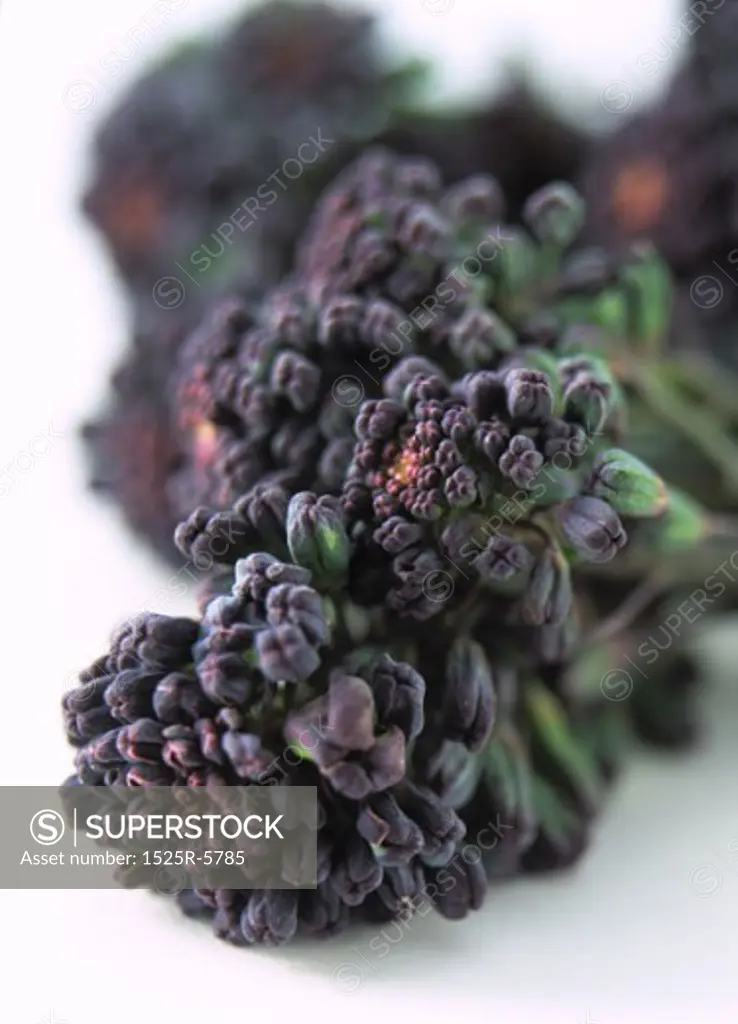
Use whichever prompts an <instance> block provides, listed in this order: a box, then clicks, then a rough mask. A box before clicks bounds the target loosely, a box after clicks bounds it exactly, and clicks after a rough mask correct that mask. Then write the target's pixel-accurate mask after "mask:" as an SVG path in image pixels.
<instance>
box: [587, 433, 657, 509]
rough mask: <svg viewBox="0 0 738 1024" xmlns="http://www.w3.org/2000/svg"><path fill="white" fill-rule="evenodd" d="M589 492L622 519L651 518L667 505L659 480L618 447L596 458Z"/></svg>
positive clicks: (643, 465)
mask: <svg viewBox="0 0 738 1024" xmlns="http://www.w3.org/2000/svg"><path fill="white" fill-rule="evenodd" d="M589 489H590V492H591V493H592V494H594V495H595V496H596V497H598V498H603V499H604V500H605V501H607V503H608V504H609V505H611V506H612V508H614V509H615V511H616V512H619V513H620V514H621V515H624V516H633V517H636V518H641V517H643V518H651V517H654V516H659V515H661V513H662V512H665V511H666V509H667V507H668V505H669V492H668V491H667V489H666V485H665V484H664V481H663V480H662V479H661V477H660V476H658V475H657V474H656V473H654V472H653V470H651V469H649V467H648V466H646V465H645V464H644V463H643V462H641V461H640V459H637V458H636V457H635V456H634V455H629V454H628V452H624V451H622V450H621V449H619V448H611V449H610V450H609V451H606V452H602V453H601V454H600V455H598V456H597V459H596V461H595V464H594V468H593V470H592V479H591V483H590V487H589Z"/></svg>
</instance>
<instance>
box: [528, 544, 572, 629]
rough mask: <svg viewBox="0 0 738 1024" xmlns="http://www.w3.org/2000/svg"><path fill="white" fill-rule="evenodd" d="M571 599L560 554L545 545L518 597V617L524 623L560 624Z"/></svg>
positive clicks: (567, 571) (529, 624) (565, 615)
mask: <svg viewBox="0 0 738 1024" xmlns="http://www.w3.org/2000/svg"><path fill="white" fill-rule="evenodd" d="M571 601H572V585H571V573H570V572H569V566H568V564H567V562H566V561H565V560H564V558H563V557H562V556H561V555H560V554H558V553H557V552H556V551H554V550H552V549H551V548H546V550H545V551H544V552H543V553H542V554H541V556H540V557H539V559H538V560H537V562H536V564H535V566H534V567H533V571H532V572H531V574H530V580H529V581H528V586H527V588H526V590H525V593H524V594H523V596H522V598H521V600H520V617H521V618H522V620H523V622H524V623H525V624H526V625H528V626H556V625H560V624H561V623H562V622H563V621H564V620H565V619H566V617H567V615H568V614H569V609H570V608H571Z"/></svg>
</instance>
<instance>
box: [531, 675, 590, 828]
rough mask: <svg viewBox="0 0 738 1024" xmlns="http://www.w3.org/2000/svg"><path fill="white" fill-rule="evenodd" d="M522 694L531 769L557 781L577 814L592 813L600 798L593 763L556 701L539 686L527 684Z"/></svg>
mask: <svg viewBox="0 0 738 1024" xmlns="http://www.w3.org/2000/svg"><path fill="white" fill-rule="evenodd" d="M524 693H525V706H526V710H527V712H528V717H529V720H530V727H531V754H532V760H533V764H534V767H535V768H536V770H537V771H542V772H543V774H545V775H546V776H547V777H549V778H551V779H552V781H559V783H560V784H561V785H562V787H565V789H566V790H567V795H568V796H569V797H570V799H571V800H572V801H573V802H574V804H575V807H576V808H577V809H578V810H580V811H581V812H582V813H592V812H593V811H594V810H595V808H596V807H597V806H598V804H599V801H600V794H601V778H600V773H599V771H598V768H597V764H596V762H595V761H594V759H593V758H592V756H591V754H590V753H589V751H588V750H587V749H586V748H585V747H584V746H582V744H581V743H580V741H579V740H578V738H577V736H576V735H575V733H574V731H573V730H572V728H571V727H570V724H569V721H568V719H567V715H566V712H565V711H564V708H563V707H562V705H561V703H560V702H559V700H558V699H557V698H556V697H555V696H554V694H553V693H551V691H550V690H548V689H547V688H546V687H545V686H544V685H543V683H540V682H537V681H535V682H534V681H529V682H528V683H527V684H526V686H525V690H524Z"/></svg>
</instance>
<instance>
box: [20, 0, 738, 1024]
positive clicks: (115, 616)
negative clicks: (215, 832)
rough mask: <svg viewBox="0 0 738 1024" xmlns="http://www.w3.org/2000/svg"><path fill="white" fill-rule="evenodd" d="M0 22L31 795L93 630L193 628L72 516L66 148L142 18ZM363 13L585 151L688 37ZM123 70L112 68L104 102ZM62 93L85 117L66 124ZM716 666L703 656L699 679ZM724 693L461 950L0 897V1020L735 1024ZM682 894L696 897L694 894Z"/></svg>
mask: <svg viewBox="0 0 738 1024" xmlns="http://www.w3.org/2000/svg"><path fill="white" fill-rule="evenodd" d="M0 4H1V5H2V6H1V9H0V185H1V188H0V225H1V226H2V237H1V239H0V317H1V319H0V330H1V331H2V348H1V349H0V470H3V471H4V469H5V468H6V467H8V466H9V465H11V464H13V462H14V460H16V459H18V457H19V456H20V455H21V453H23V452H26V451H28V449H29V444H30V442H31V441H32V439H34V438H35V437H36V436H37V435H38V434H39V433H41V432H43V431H48V430H49V429H51V431H52V439H53V441H54V445H53V448H51V450H50V451H49V452H48V454H46V455H45V456H44V457H41V458H38V459H36V460H35V461H34V463H33V465H32V467H31V468H27V467H28V460H27V459H25V458H20V460H19V462H18V465H20V466H22V467H24V468H27V471H26V472H24V474H23V475H16V482H15V483H13V484H12V486H11V487H10V490H9V493H7V494H4V496H3V497H2V499H1V500H0V517H1V518H0V542H1V543H2V562H1V563H0V571H1V572H2V579H1V581H0V585H1V586H2V590H1V591H0V593H1V594H2V604H1V608H2V618H1V619H0V624H1V629H2V640H1V643H2V662H0V664H1V665H2V685H3V704H2V706H3V721H2V740H1V741H0V783H3V784H49V783H55V782H57V781H59V780H60V779H61V778H62V777H63V776H64V775H65V774H67V772H68V770H69V766H70V763H71V757H70V753H69V751H68V750H67V748H66V747H65V744H64V741H63V737H62V730H61V723H60V715H59V710H58V708H59V700H60V697H61V695H62V692H63V691H64V689H66V688H67V687H69V686H70V685H72V682H73V677H74V672H76V670H77V669H79V668H80V667H82V666H84V665H85V664H86V663H88V662H89V661H90V660H92V658H94V657H95V656H97V655H98V654H99V653H100V652H101V651H102V650H104V647H105V644H106V640H107V637H108V635H109V632H110V629H111V626H113V625H114V624H115V623H117V622H118V621H120V620H121V619H122V618H124V617H125V616H126V615H128V614H130V613H132V612H135V611H138V610H140V609H142V608H144V607H150V608H155V609H157V610H167V611H169V612H187V611H189V610H190V605H189V602H187V601H179V602H174V601H172V600H166V599H165V598H164V597H163V596H162V594H163V592H162V587H164V588H166V583H167V573H166V570H164V569H162V568H161V566H159V565H157V564H156V563H155V562H154V561H153V560H151V559H150V558H149V557H148V556H147V554H146V553H145V552H144V551H143V550H142V549H140V548H139V547H138V546H137V545H136V544H135V543H134V542H132V541H131V540H130V538H129V536H128V534H127V533H126V532H125V531H124V530H123V529H122V528H121V526H120V523H119V522H118V520H117V519H116V516H115V514H114V513H113V512H112V511H111V510H110V509H109V508H108V507H106V506H104V505H100V504H98V503H97V502H96V501H95V500H93V499H92V498H90V497H88V496H87V494H86V493H85V490H84V486H83V482H84V473H83V464H82V460H81V458H80V450H79V444H78V441H77V437H76V433H75V430H76V424H78V423H79V421H80V420H81V419H83V418H84V417H85V416H86V415H87V414H88V413H89V411H90V410H91V409H92V408H93V407H94V406H95V405H96V403H97V402H98V401H99V399H100V396H101V395H102V393H103V390H104V381H105V375H106V373H107V372H108V370H109V368H110V367H111V365H112V364H113V363H114V362H115V361H116V359H117V357H118V355H119V353H120V352H122V351H123V348H124V346H125V344H126V326H125V322H124V320H123V318H122V316H121V309H120V304H119V300H118V298H117V296H116V293H115V290H114V286H113V283H112V280H111V278H110V276H109V274H108V270H107V267H106V264H105V261H104V258H103V256H102V253H101V250H100V248H99V247H98V245H97V243H96V242H95V240H94V239H93V238H92V236H91V235H90V234H89V233H88V231H87V230H86V229H85V228H84V226H83V225H82V223H81V222H80V220H79V218H78V216H77V213H76V209H75V202H76V196H77V194H78V192H79V190H80V187H81V184H82V181H83V176H84V153H85V149H84V146H85V140H86V139H87V138H88V136H89V133H90V131H91V128H92V127H93V125H94V123H95V121H96V120H97V119H98V118H99V117H100V116H101V115H102V114H103V113H104V111H105V109H106V108H107V107H108V106H109V104H110V103H111V101H112V99H113V97H114V95H115V92H116V90H117V89H118V88H119V87H120V84H121V82H120V80H115V79H113V80H110V79H108V80H106V79H105V77H104V74H105V73H104V72H103V73H102V75H103V78H102V81H100V78H99V77H97V78H96V77H95V75H93V74H92V73H91V69H92V71H94V72H96V73H97V75H98V76H99V75H100V73H101V72H100V64H99V62H100V59H101V58H102V57H103V56H104V55H105V54H106V53H108V52H109V51H110V50H112V49H114V48H116V47H117V46H122V45H124V44H125V40H126V39H127V37H128V34H129V32H130V31H131V29H132V28H133V27H134V26H136V25H138V24H139V23H140V22H141V20H142V19H143V18H144V16H145V15H146V14H148V13H150V12H151V11H152V9H153V8H154V3H153V0H64V2H60V0H0ZM368 6H370V7H372V8H376V9H377V10H378V11H381V12H382V13H383V15H384V16H385V18H386V20H385V26H386V35H387V38H388V39H389V41H390V43H391V45H392V46H394V48H395V49H396V50H398V52H404V53H418V54H421V55H428V56H431V57H432V58H433V59H435V60H436V61H438V62H439V65H440V75H439V81H438V89H437V91H438V95H439V96H440V95H451V94H453V93H457V94H459V93H463V94H470V93H471V92H472V91H473V90H474V89H479V88H481V87H482V86H483V85H484V84H485V83H493V82H494V81H495V77H496V75H497V74H498V72H499V70H500V67H501V60H502V58H503V56H505V55H507V54H509V53H510V52H511V51H512V52H515V53H519V54H522V55H527V56H530V57H532V58H533V59H534V60H535V62H536V67H537V68H538V72H537V73H538V74H539V76H540V77H541V79H542V81H544V82H545V87H546V89H547V91H548V92H549V93H550V94H551V96H553V97H558V98H559V99H560V100H562V101H564V100H565V101H566V102H567V103H569V104H570V106H571V108H572V110H573V111H574V112H575V116H576V117H578V118H580V119H582V120H584V119H586V120H587V121H588V122H595V121H599V122H600V123H601V124H603V125H604V126H605V127H606V126H607V125H608V124H612V123H613V122H612V118H613V117H615V116H616V113H613V111H615V112H617V111H620V110H622V109H623V107H624V106H627V105H628V104H629V103H630V102H631V101H632V102H633V103H634V104H635V105H638V104H640V103H643V102H645V101H646V100H647V99H648V97H649V95H651V94H652V92H653V91H654V89H655V88H656V86H657V82H656V81H655V80H654V79H652V78H650V77H649V76H648V75H646V74H645V73H644V72H643V70H642V66H641V65H639V64H638V63H637V59H638V57H639V56H641V55H643V54H645V53H650V52H652V51H654V50H655V49H656V48H657V47H658V48H659V52H660V53H661V54H662V55H663V54H667V55H668V56H669V60H665V61H664V67H663V71H664V74H666V73H668V72H670V71H671V70H673V66H674V65H675V63H676V61H678V60H679V58H680V53H681V52H682V50H683V45H684V41H685V38H686V37H684V36H682V37H681V38H680V39H676V40H672V42H668V40H669V36H668V31H669V26H670V25H671V24H672V20H673V19H674V18H675V17H676V16H677V12H676V6H677V5H676V4H675V3H671V2H667V0H648V3H643V2H642V0H617V2H607V0H598V2H596V3H591V2H588V3H585V2H583V0H582V2H577V0H556V2H552V0H516V2H515V3H514V4H511V3H510V2H509V0H456V2H455V4H449V0H427V3H426V6H425V8H424V7H423V6H422V5H421V2H420V0H374V3H371V4H369V5H368ZM448 6H450V8H451V9H449V10H447V11H446V13H440V12H441V11H442V10H444V9H445V7H448ZM236 10H237V7H235V6H234V4H233V3H232V2H231V0H217V2H216V0H189V2H188V3H186V4H185V5H184V6H183V9H182V10H181V11H180V12H178V13H177V14H176V15H175V16H173V17H172V18H171V19H170V21H169V22H168V24H167V25H166V27H165V28H164V29H162V30H161V31H160V32H159V33H157V34H156V35H155V36H152V35H148V36H142V37H141V46H140V52H139V53H138V65H137V66H139V65H140V64H142V63H145V61H146V58H147V57H150V56H151V55H152V54H153V53H155V52H156V51H157V50H158V49H159V48H161V47H162V46H164V45H165V44H166V43H167V42H168V41H169V40H171V39H174V38H179V37H182V36H185V35H186V34H187V33H188V32H189V31H191V30H192V29H193V28H197V27H199V26H201V25H204V24H207V23H210V22H217V21H218V19H219V17H220V15H222V14H223V13H225V12H229V13H230V12H233V13H235V11H236ZM126 52H128V50H127V49H126ZM134 72H135V68H134V64H133V62H132V63H131V65H130V67H129V66H126V68H125V77H127V78H130V77H131V76H132V75H133V74H134ZM80 82H83V83H85V82H86V83H87V90H88V91H87V93H85V92H84V88H85V87H84V86H82V87H81V90H82V91H80V86H79V83H80ZM90 86H92V91H91V92H90ZM603 90H604V92H603ZM80 95H88V96H90V97H91V98H90V100H89V103H87V107H88V109H84V110H80V111H77V112H75V109H74V107H75V103H76V104H77V105H78V106H79V100H75V99H74V97H79V96H80ZM623 97H624V98H623ZM608 108H609V109H608ZM59 435H61V436H59ZM34 446H35V447H36V448H37V450H40V445H39V443H38V442H36V444H35V445H34ZM2 483H4V484H6V485H7V484H8V481H7V479H6V478H3V480H2ZM720 649H721V648H720V647H719V645H718V644H717V641H716V640H709V641H705V642H703V651H704V653H705V655H706V656H707V657H708V659H709V660H710V662H711V663H712V665H713V667H714V670H715V672H714V674H715V675H716V676H718V677H719V676H720V674H721V664H723V665H724V664H725V659H724V658H723V659H720V658H719V657H718V655H719V650H720ZM722 649H723V650H724V649H725V648H724V644H723V647H722ZM722 674H723V675H724V676H725V681H724V683H723V685H722V687H721V686H718V695H717V696H715V697H713V698H711V699H710V701H709V702H708V708H709V716H710V720H711V721H710V730H709V741H708V743H707V744H706V746H705V748H704V749H703V750H702V751H701V752H700V753H698V754H696V755H694V756H691V757H687V758H683V759H681V760H675V761H673V762H672V761H670V760H668V759H664V758H659V757H655V756H643V757H641V758H640V759H639V760H638V762H637V764H636V766H635V767H634V769H633V770H632V771H631V772H630V773H629V774H628V776H627V778H626V779H625V780H624V782H623V783H622V784H621V786H620V788H619V789H618V790H617V792H616V796H615V799H614V800H613V803H612V805H611V808H610V811H609V813H608V814H607V816H606V818H605V821H604V823H603V825H602V827H601V829H600V831H599V833H598V836H597V842H596V844H595V848H594V850H593V851H592V853H591V855H590V856H589V857H588V858H587V859H586V860H585V861H584V863H583V864H582V866H581V868H579V869H578V870H577V871H576V872H575V873H573V874H570V875H567V876H565V877H562V878H560V879H546V880H543V881H538V882H532V881H526V882H522V883H515V884H513V885H508V886H505V887H502V888H499V889H497V890H495V891H493V892H491V893H490V898H489V900H488V903H487V906H486V908H485V909H484V910H483V911H482V912H481V913H479V914H477V915H476V916H474V917H473V918H471V919H470V920H467V921H466V922H464V923H463V924H461V925H454V924H450V923H447V922H445V921H443V920H442V919H440V918H435V917H434V918H430V917H428V918H425V919H424V920H418V921H416V922H414V923H413V925H412V927H411V929H410V931H409V933H408V934H407V936H406V937H405V939H404V940H403V941H402V942H401V943H399V944H398V945H397V946H394V947H393V948H392V951H391V953H390V955H389V956H387V957H386V958H385V959H383V960H381V961H378V960H376V959H375V958H373V957H372V954H371V952H370V951H369V949H368V947H369V942H370V941H371V939H372V938H373V937H374V935H375V932H374V931H372V930H371V929H365V930H363V931H359V932H356V933H352V934H350V935H349V936H348V937H347V938H345V939H339V940H333V941H331V942H327V943H324V944H317V945H309V944H305V943H301V944H298V945H296V946H294V947H290V948H289V949H287V950H285V951H278V952H276V953H275V952H261V951H259V952H254V951H249V950H234V949H232V948H230V947H228V946H227V945H225V944H223V943H219V942H218V941H216V940H215V939H214V938H213V937H212V935H211V933H210V931H209V929H208V928H207V926H203V925H197V924H194V923H190V922H188V921H186V920H185V919H183V918H180V916H179V915H178V914H177V913H176V911H175V910H174V908H173V907H172V906H171V905H169V904H168V903H167V902H166V901H165V900H163V899H155V898H153V897H150V896H148V895H146V894H144V893H140V892H136V893H122V892H76V893H74V892H52V893H41V892H33V891H28V892H20V891H8V892H3V893H2V894H1V895H0V908H1V913H0V917H1V925H0V943H2V947H3V949H2V956H1V958H0V963H2V965H3V969H2V971H1V972H0V974H1V975H2V976H3V977H2V983H1V984H0V1020H2V1021H3V1022H4V1021H8V1022H9V1024H11V1022H12V1024H39V1022H41V1021H45V1020H47V1021H51V1022H52V1024H53V1021H54V1020H56V1021H58V1022H61V1021H62V1020H63V1021H66V1022H68V1024H119V1022H120V1024H123V1022H124V1021H125V1022H126V1024H131V1021H133V1022H136V1024H139V1022H140V1024H159V1022H162V1024H169V1022H171V1021H175V1020H176V1021H178V1022H180V1024H195V1022H202V1024H205V1022H207V1024H210V1022H218V1024H220V1022H223V1024H226V1022H227V1024H230V1022H232V1021H233V1022H240V1021H246V1020H247V1019H248V1020H254V1019H258V1020H259V1021H260V1022H263V1024H271V1022H272V1021H274V1022H277V1021H279V1022H282V1021H300V1022H301V1024H302V1022H311V1021H313V1020H315V1021H318V1020H319V1021H322V1022H327V1021H333V1020H344V1019H346V1018H347V1017H349V1016H350V1018H351V1019H352V1020H354V1021H356V1022H359V1021H363V1020H370V1019H371V1020H376V1019H377V1016H378V1014H381V1019H382V1020H384V1021H387V1022H391V1021H394V1020H398V1019H402V1018H409V1017H411V1016H412V1019H414V1020H421V1019H427V1020H432V1021H433V1020H436V1019H444V1018H445V1017H447V1016H450V1015H452V1014H453V1015H454V1018H455V1019H458V1020H461V1019H462V1018H463V1017H470V1016H471V1015H473V1014H475V1013H476V1014H479V1015H480V1016H481V1015H482V1014H483V1015H484V1018H483V1019H485V1020H491V1019H494V1020H496V1021H501V1022H502V1021H504V1022H505V1024H516V1022H527V1021H531V1022H533V1021H536V1022H538V1021H541V1022H544V1024H558V1022H562V1024H563V1022H567V1024H585V1022H586V1021H590V1022H595V1021H599V1022H601V1024H619V1022H630V1021H648V1022H656V1021H658V1022H660V1021H664V1022H666V1021H669V1022H677V1021H689V1022H698V1021H699V1022H700V1024H701V1022H703V1021H705V1022H708V1021H709V1022H711V1024H720V1022H723V1021H725V1022H726V1024H727V1022H735V1021H736V1020H737V1019H738V978H737V976H736V975H737V971H736V956H737V954H738V930H737V928H736V923H735V922H736V910H737V909H738V865H737V864H736V863H735V857H734V858H733V862H732V863H731V862H730V854H729V853H728V850H727V848H728V844H729V843H730V842H731V840H735V839H736V837H737V836H738V814H737V813H736V811H737V810H738V795H736V786H735V779H736V771H735V768H736V761H737V758H736V743H735V738H736V735H737V733H736V725H737V724H738V722H737V721H736V711H737V710H738V707H737V701H736V696H735V688H734V687H732V688H731V687H729V684H730V683H731V682H732V681H734V667H733V666H732V665H730V666H726V667H725V668H724V669H723V670H722ZM731 676H732V677H733V678H729V677H731ZM733 848H735V844H734V846H733ZM721 857H722V858H723V860H721V859H720V858H721ZM724 861H728V863H727V864H726V863H724ZM700 869H703V870H702V873H700V874H698V875H697V876H696V877H697V878H699V879H700V880H701V881H700V883H699V885H697V884H696V883H695V872H698V871H700ZM705 870H707V871H709V872H711V874H709V875H706V874H705ZM706 878H711V879H712V881H713V884H712V886H710V884H708V882H706V881H705V879H706ZM700 886H701V887H702V889H703V890H705V889H710V888H714V889H715V892H714V894H713V895H712V896H705V895H704V891H703V894H702V895H701V896H700V895H699V894H698V892H696V891H695V889H699V888H700ZM364 956H366V957H367V959H366V960H365V959H363V957H364ZM347 964H348V965H354V966H353V967H352V966H348V967H346V966H345V965H347ZM353 986H355V987H356V991H354V992H353V993H352V994H347V993H346V992H345V991H344V990H345V989H347V988H351V987H353ZM471 1019H474V1018H473V1017H472V1018H471Z"/></svg>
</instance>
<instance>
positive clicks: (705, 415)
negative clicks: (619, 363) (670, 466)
mask: <svg viewBox="0 0 738 1024" xmlns="http://www.w3.org/2000/svg"><path fill="white" fill-rule="evenodd" d="M629 372H630V381H631V384H632V385H633V387H634V388H635V389H636V390H637V391H638V392H639V394H640V395H641V397H642V398H643V399H644V400H645V401H646V403H647V405H648V406H649V407H650V408H651V409H652V410H653V412H654V413H656V415H657V416H659V417H660V418H661V419H662V420H664V421H665V422H666V423H667V424H668V425H669V426H670V427H672V428H673V429H674V430H676V431H677V432H678V433H680V434H681V435H682V436H683V437H686V438H688V439H689V440H690V441H691V442H692V444H694V445H695V446H696V447H697V448H699V450H700V451H701V452H702V453H703V454H704V455H705V456H706V457H707V458H708V459H709V460H710V461H711V462H712V463H713V465H715V466H716V467H717V468H718V469H719V470H720V472H721V473H722V475H723V477H724V480H725V482H726V484H727V486H728V487H729V488H730V490H731V491H733V492H734V493H735V494H738V445H735V444H734V443H733V442H732V441H731V440H730V438H729V437H727V436H726V434H725V432H724V431H723V430H722V428H721V426H720V423H719V422H718V421H717V420H716V419H715V417H714V416H713V415H712V413H711V412H710V411H709V410H708V409H699V408H696V407H695V406H694V405H687V404H686V403H685V402H684V401H683V399H680V397H679V395H678V394H677V393H676V391H675V389H674V388H673V386H671V385H670V384H667V383H666V382H665V381H664V380H663V375H662V370H661V368H660V367H659V366H658V365H656V366H654V365H652V364H650V363H646V362H642V361H640V360H639V361H633V362H632V363H631V364H630V367H629Z"/></svg>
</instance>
